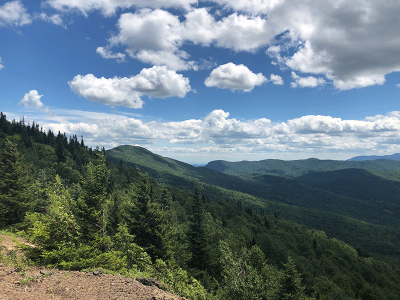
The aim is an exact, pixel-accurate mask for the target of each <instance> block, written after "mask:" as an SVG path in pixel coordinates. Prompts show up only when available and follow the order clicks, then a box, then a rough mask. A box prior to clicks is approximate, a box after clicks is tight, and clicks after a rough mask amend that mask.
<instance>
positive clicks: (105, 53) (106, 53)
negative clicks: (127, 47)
mask: <svg viewBox="0 0 400 300" xmlns="http://www.w3.org/2000/svg"><path fill="white" fill-rule="evenodd" d="M96 52H97V53H98V54H99V55H100V56H101V57H103V58H105V59H116V60H117V62H123V61H125V54H123V53H113V52H112V51H110V50H109V49H107V48H104V47H97V49H96Z"/></svg>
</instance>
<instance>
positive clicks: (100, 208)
mask: <svg viewBox="0 0 400 300" xmlns="http://www.w3.org/2000/svg"><path fill="white" fill-rule="evenodd" d="M109 176H110V170H109V169H108V168H107V166H106V158H105V156H104V155H103V154H99V163H98V164H97V165H94V164H93V163H91V162H90V163H89V164H88V165H87V167H86V174H85V175H84V176H82V178H81V185H82V192H81V195H80V197H79V198H78V201H77V209H78V211H77V215H78V217H79V220H80V225H81V228H82V233H83V236H82V237H83V239H84V240H86V241H89V240H92V239H94V238H96V237H98V236H99V235H100V236H102V237H105V236H106V215H105V207H106V201H107V198H108V188H109Z"/></svg>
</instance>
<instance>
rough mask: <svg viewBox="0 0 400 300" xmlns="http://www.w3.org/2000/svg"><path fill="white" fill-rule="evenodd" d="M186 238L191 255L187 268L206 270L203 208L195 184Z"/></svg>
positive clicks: (206, 258) (206, 253) (197, 186)
mask: <svg viewBox="0 0 400 300" xmlns="http://www.w3.org/2000/svg"><path fill="white" fill-rule="evenodd" d="M187 236H188V241H189V250H190V252H191V253H192V258H191V260H190V263H189V266H190V267H191V268H194V269H198V270H204V269H206V267H207V262H208V251H207V247H206V234H205V229H204V208H203V201H202V200H201V195H200V191H199V185H198V184H197V183H196V185H195V187H194V197H193V202H192V215H191V216H190V223H189V232H188V235H187Z"/></svg>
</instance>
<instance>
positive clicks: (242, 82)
mask: <svg viewBox="0 0 400 300" xmlns="http://www.w3.org/2000/svg"><path fill="white" fill-rule="evenodd" d="M266 81H267V78H266V77H265V76H264V75H263V74H261V73H258V74H255V73H253V72H252V71H250V70H249V68H247V67H246V66H245V65H235V64H233V63H227V64H224V65H221V66H219V67H218V68H216V69H214V70H212V72H211V74H210V76H209V77H207V78H206V80H205V81H204V84H205V85H206V86H207V87H217V88H221V89H230V90H232V91H235V90H242V91H244V92H250V91H251V90H252V89H253V88H254V87H255V86H258V85H262V84H263V83H265V82H266Z"/></svg>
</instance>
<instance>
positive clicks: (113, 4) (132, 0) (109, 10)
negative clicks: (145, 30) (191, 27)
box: [45, 0, 197, 16]
mask: <svg viewBox="0 0 400 300" xmlns="http://www.w3.org/2000/svg"><path fill="white" fill-rule="evenodd" d="M45 3H47V4H48V5H50V6H51V7H53V8H54V9H56V10H59V11H64V10H71V9H76V10H78V11H80V12H81V13H82V14H84V15H85V16H86V15H87V14H88V13H89V12H91V11H94V10H100V11H101V12H102V13H103V15H104V16H112V15H114V14H115V12H116V11H117V9H127V8H134V7H136V8H143V7H149V8H173V7H176V8H184V9H189V8H190V6H191V5H192V4H196V3H197V1H196V0H74V1H71V0H47V1H46V2H45Z"/></svg>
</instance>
